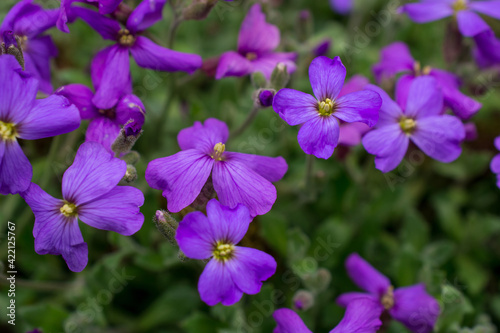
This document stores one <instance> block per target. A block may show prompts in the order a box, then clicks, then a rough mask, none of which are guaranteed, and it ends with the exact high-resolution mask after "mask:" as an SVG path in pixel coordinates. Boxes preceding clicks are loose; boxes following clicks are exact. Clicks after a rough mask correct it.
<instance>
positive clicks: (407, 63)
mask: <svg viewBox="0 0 500 333" xmlns="http://www.w3.org/2000/svg"><path fill="white" fill-rule="evenodd" d="M373 73H374V74H375V79H376V81H377V83H379V84H380V83H381V82H382V81H383V80H384V79H391V78H393V77H395V76H396V75H397V74H398V73H404V74H403V75H402V76H401V78H400V79H399V80H398V84H397V89H398V96H399V98H401V103H402V104H403V105H404V104H406V103H405V100H406V99H407V98H408V91H409V88H410V85H411V84H412V82H413V81H414V80H415V78H417V77H421V76H431V77H433V78H434V79H436V81H437V83H438V86H439V89H441V90H442V91H443V95H444V102H445V106H446V107H448V108H450V109H451V110H453V112H454V113H455V114H456V115H457V116H458V117H460V118H461V119H469V118H470V117H472V116H473V115H474V114H476V113H477V112H478V111H479V109H481V106H482V105H481V103H479V102H477V101H475V100H474V99H472V98H470V97H469V96H466V95H464V94H462V93H461V92H460V86H461V85H462V82H461V80H460V79H459V78H458V77H457V76H456V75H455V74H453V73H450V72H446V71H443V70H440V69H436V68H432V67H430V66H424V67H422V65H421V64H420V62H419V61H416V60H415V59H413V57H412V55H411V53H410V50H409V48H408V46H407V45H406V44H405V43H403V42H396V43H393V44H391V45H389V46H387V47H385V48H383V49H382V51H381V59H380V62H379V63H378V64H376V65H375V66H373Z"/></svg>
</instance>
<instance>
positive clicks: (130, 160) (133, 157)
mask: <svg viewBox="0 0 500 333" xmlns="http://www.w3.org/2000/svg"><path fill="white" fill-rule="evenodd" d="M140 159H141V155H140V154H139V153H138V152H136V151H135V150H132V151H131V152H130V153H128V154H127V155H125V156H123V157H122V160H124V161H125V162H127V164H132V165H135V164H137V162H139V160H140Z"/></svg>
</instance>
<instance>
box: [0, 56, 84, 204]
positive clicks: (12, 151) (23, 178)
mask: <svg viewBox="0 0 500 333" xmlns="http://www.w3.org/2000/svg"><path fill="white" fill-rule="evenodd" d="M37 90H38V81H37V80H36V79H34V78H32V77H31V76H27V74H26V73H25V72H23V71H22V69H21V67H20V66H19V64H18V63H17V61H16V59H15V58H14V56H11V55H3V56H1V57H0V194H4V195H6V194H10V193H11V194H15V193H19V192H22V191H25V190H26V189H27V188H28V187H29V185H30V182H31V178H32V176H33V170H32V168H31V164H30V162H29V161H28V158H27V157H26V155H24V152H23V150H22V149H21V146H20V145H19V142H18V139H23V140H37V139H42V138H48V137H52V136H56V135H60V134H64V133H68V132H71V131H73V130H75V129H77V128H78V127H79V126H80V115H79V114H78V109H77V108H76V107H75V106H73V105H71V103H70V102H69V101H68V100H67V99H66V98H64V97H62V96H57V95H52V96H49V97H47V98H45V99H38V100H37V99H36V95H37Z"/></svg>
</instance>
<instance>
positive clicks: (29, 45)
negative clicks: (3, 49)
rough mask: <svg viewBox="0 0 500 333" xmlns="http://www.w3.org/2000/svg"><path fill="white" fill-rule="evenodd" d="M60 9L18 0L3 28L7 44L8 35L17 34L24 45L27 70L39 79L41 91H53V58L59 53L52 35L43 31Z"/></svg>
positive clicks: (20, 46) (1, 31)
mask: <svg viewBox="0 0 500 333" xmlns="http://www.w3.org/2000/svg"><path fill="white" fill-rule="evenodd" d="M57 16H58V10H54V9H51V10H45V9H43V8H42V7H41V6H39V5H36V4H33V0H22V1H19V2H18V3H17V4H16V5H15V6H14V7H12V9H11V10H10V11H9V13H7V16H6V17H5V19H4V20H3V22H2V25H1V27H0V36H1V37H2V38H3V39H4V40H3V42H4V43H7V42H8V41H6V40H5V36H8V35H14V36H17V37H18V40H19V41H20V44H21V45H17V47H19V48H20V49H21V50H22V53H23V57H24V65H25V70H26V72H28V73H30V74H31V75H33V77H35V78H36V79H37V80H38V81H39V89H40V91H42V92H44V93H46V94H50V93H52V90H53V89H52V84H51V82H50V59H51V58H53V57H55V56H57V48H56V46H55V45H54V42H53V41H52V38H51V37H50V36H46V35H43V33H44V32H45V31H46V30H48V29H50V28H52V27H54V26H55V24H56V21H57Z"/></svg>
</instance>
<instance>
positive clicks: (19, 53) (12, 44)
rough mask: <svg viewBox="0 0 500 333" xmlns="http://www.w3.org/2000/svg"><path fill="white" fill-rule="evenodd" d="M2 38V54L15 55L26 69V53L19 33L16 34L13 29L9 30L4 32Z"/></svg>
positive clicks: (0, 48)
mask: <svg viewBox="0 0 500 333" xmlns="http://www.w3.org/2000/svg"><path fill="white" fill-rule="evenodd" d="M2 39H3V43H2V44H1V47H0V54H10V55H13V56H14V57H15V58H16V60H17V62H18V63H19V65H21V67H22V69H23V70H24V54H23V50H22V40H21V38H20V37H19V36H17V35H14V33H13V32H12V31H10V30H7V31H4V33H3V34H2Z"/></svg>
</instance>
